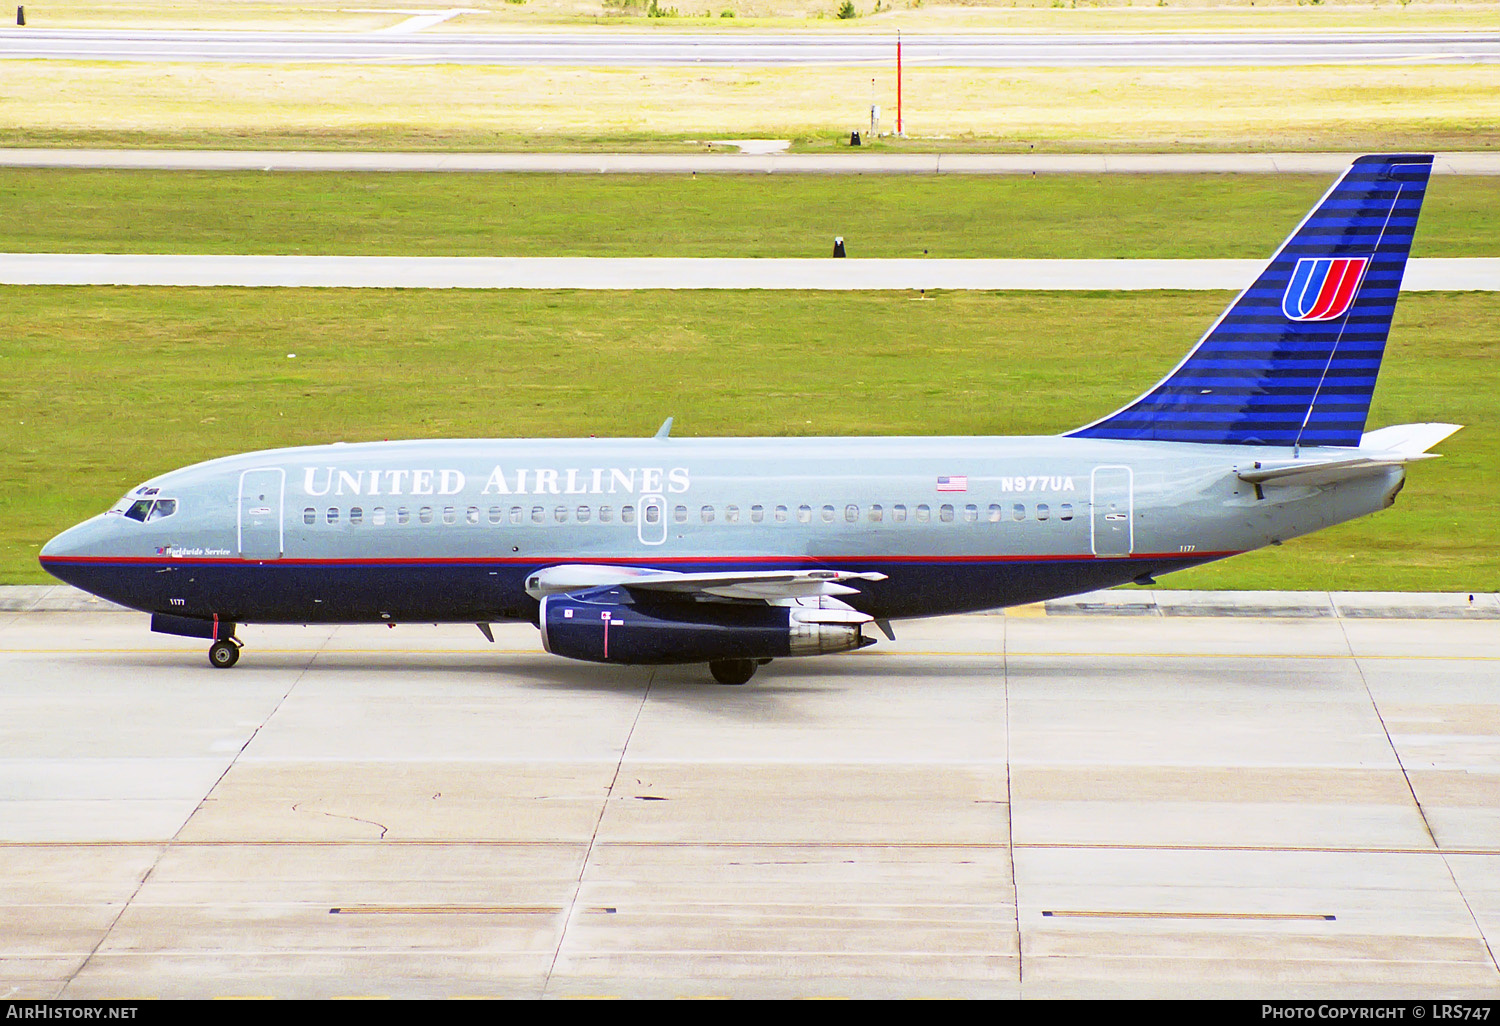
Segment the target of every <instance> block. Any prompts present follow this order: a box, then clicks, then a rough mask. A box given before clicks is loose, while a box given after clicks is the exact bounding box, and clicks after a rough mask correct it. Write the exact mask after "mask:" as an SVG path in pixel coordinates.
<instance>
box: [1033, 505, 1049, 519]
mask: <svg viewBox="0 0 1500 1026" xmlns="http://www.w3.org/2000/svg"><path fill="white" fill-rule="evenodd" d="M1051 516H1052V511H1051V510H1050V509H1048V508H1047V504H1046V503H1045V502H1039V503H1037V504H1036V518H1037V519H1038V520H1046V519H1048V518H1049V517H1051Z"/></svg>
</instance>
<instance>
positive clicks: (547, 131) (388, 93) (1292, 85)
mask: <svg viewBox="0 0 1500 1026" xmlns="http://www.w3.org/2000/svg"><path fill="white" fill-rule="evenodd" d="M872 77H873V78H874V79H875V99H876V102H878V103H880V104H882V106H883V107H884V108H885V111H886V125H887V127H888V126H889V125H890V123H891V122H892V121H893V119H894V109H895V81H894V75H893V74H892V73H890V72H889V71H888V70H885V69H880V70H877V71H873V72H872V70H871V69H869V68H862V67H846V68H705V69H686V68H637V69H598V68H528V69H519V68H492V67H470V66H451V65H446V66H430V67H386V66H358V67H348V66H333V65H319V66H244V65H218V64H168V65H148V64H84V63H70V62H54V61H34V62H32V61H13V62H8V63H7V64H6V75H5V76H4V77H3V78H0V135H3V136H4V137H5V138H6V139H7V140H8V141H9V144H10V145H26V144H43V143H69V142H86V141H95V142H114V143H117V144H118V143H122V142H123V143H126V144H129V143H132V142H137V143H148V144H173V145H220V146H223V145H242V146H243V145H249V146H254V145H269V146H287V145H319V144H321V143H326V144H328V145H381V146H417V147H426V146H438V147H453V148H482V149H497V148H499V149H504V148H511V147H521V148H530V147H534V146H545V145H549V144H559V145H567V144H568V142H569V141H570V140H571V141H573V142H578V141H587V140H596V141H599V142H600V143H608V142H609V141H611V140H614V141H620V142H630V141H633V140H641V139H645V138H647V137H655V138H660V139H673V140H688V139H714V138H721V137H735V136H739V137H755V136H769V137H777V138H792V139H799V140H803V141H804V143H805V144H808V145H818V144H822V145H831V144H832V143H833V142H834V140H835V139H837V138H839V137H840V136H842V137H844V138H845V139H846V138H847V133H848V132H849V131H850V130H851V129H856V128H861V127H863V126H864V125H866V124H867V123H868V104H869V102H870V98H871V79H872ZM1268 98H1269V100H1271V101H1272V102H1268ZM905 117H906V129H907V132H908V134H909V135H911V136H913V137H915V138H916V139H917V140H921V139H924V138H925V139H928V140H932V139H951V140H955V141H956V142H957V143H960V144H964V145H975V144H980V145H985V144H988V145H997V146H1002V147H1020V148H1025V147H1026V146H1028V145H1032V144H1035V145H1037V146H1038V147H1039V148H1046V149H1069V148H1104V149H1142V148H1143V149H1168V150H1170V149H1190V148H1192V149H1214V148H1228V147H1236V148H1251V149H1257V148H1258V149H1323V148H1328V149H1345V148H1354V149H1357V148H1365V147H1372V148H1379V147H1383V146H1389V145H1396V146H1425V147H1435V148H1445V149H1453V148H1464V149H1479V148H1488V147H1493V146H1495V145H1497V144H1500V132H1497V128H1496V126H1500V66H1471V67H1452V66H1437V67H1406V68H1392V67H1368V66H1356V67H1331V68H1276V69H1240V68H1218V69H1182V70H1141V69H1094V70H1081V69H1038V70H1023V69H953V68H920V67H917V68H909V69H908V72H907V75H906V80H905Z"/></svg>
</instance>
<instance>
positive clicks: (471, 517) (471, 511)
mask: <svg viewBox="0 0 1500 1026" xmlns="http://www.w3.org/2000/svg"><path fill="white" fill-rule="evenodd" d="M464 519H465V520H467V521H468V522H469V523H471V524H478V523H479V507H478V506H470V507H469V508H468V511H467V512H465V513H464Z"/></svg>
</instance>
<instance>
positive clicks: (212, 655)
mask: <svg viewBox="0 0 1500 1026" xmlns="http://www.w3.org/2000/svg"><path fill="white" fill-rule="evenodd" d="M242 647H244V646H243V645H241V644H240V642H239V640H238V639H236V638H225V639H223V640H220V641H216V642H214V643H213V645H212V647H210V648H209V650H208V665H210V666H212V667H213V668H214V669H216V670H227V669H229V668H230V667H231V666H233V665H234V664H235V663H237V662H239V661H240V649H241V648H242Z"/></svg>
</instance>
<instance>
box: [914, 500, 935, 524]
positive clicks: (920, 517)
mask: <svg viewBox="0 0 1500 1026" xmlns="http://www.w3.org/2000/svg"><path fill="white" fill-rule="evenodd" d="M931 519H932V510H931V509H929V508H928V506H927V503H925V502H924V503H922V504H921V505H920V506H918V507H917V523H919V524H925V523H927V521H929V520H931Z"/></svg>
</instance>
